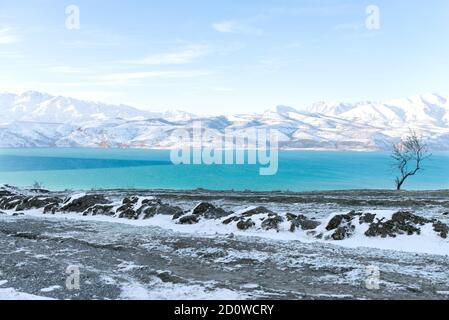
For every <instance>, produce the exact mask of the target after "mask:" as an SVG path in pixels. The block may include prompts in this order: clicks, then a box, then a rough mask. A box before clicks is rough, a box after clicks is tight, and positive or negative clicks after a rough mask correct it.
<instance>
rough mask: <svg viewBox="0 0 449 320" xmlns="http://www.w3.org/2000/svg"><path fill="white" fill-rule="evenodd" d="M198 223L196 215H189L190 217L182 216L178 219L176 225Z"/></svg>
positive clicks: (198, 219)
mask: <svg viewBox="0 0 449 320" xmlns="http://www.w3.org/2000/svg"><path fill="white" fill-rule="evenodd" d="M198 221H200V218H199V217H198V216H197V215H194V214H190V215H187V216H183V217H181V218H179V221H178V223H179V224H195V223H198Z"/></svg>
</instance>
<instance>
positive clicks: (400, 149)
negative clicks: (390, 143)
mask: <svg viewBox="0 0 449 320" xmlns="http://www.w3.org/2000/svg"><path fill="white" fill-rule="evenodd" d="M430 156H431V154H430V153H428V152H427V146H426V144H425V143H424V142H423V139H422V137H419V136H418V135H417V134H416V132H415V131H413V130H410V134H409V135H408V136H407V137H405V138H404V139H402V141H401V142H400V143H398V144H396V145H394V147H393V154H392V157H393V159H394V161H395V163H394V167H395V168H397V169H398V170H399V172H400V175H399V176H398V177H396V188H397V190H398V191H400V190H401V188H402V185H403V184H404V182H405V180H407V178H409V177H411V176H414V175H415V174H417V173H418V171H420V170H421V169H422V163H423V161H424V160H426V159H427V158H429V157H430Z"/></svg>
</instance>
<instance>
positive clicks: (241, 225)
mask: <svg viewBox="0 0 449 320" xmlns="http://www.w3.org/2000/svg"><path fill="white" fill-rule="evenodd" d="M255 225H256V224H255V223H254V222H253V221H252V220H251V219H247V220H241V221H239V222H238V223H237V228H238V229H240V230H248V229H249V228H252V227H254V226H255Z"/></svg>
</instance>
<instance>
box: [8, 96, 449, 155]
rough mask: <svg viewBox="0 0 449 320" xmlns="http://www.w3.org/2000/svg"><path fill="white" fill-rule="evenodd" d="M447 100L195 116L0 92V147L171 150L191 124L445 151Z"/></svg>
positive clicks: (310, 143) (308, 141)
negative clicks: (423, 144) (412, 138)
mask: <svg viewBox="0 0 449 320" xmlns="http://www.w3.org/2000/svg"><path fill="white" fill-rule="evenodd" d="M448 98H449V97H447V96H442V95H438V94H423V95H418V96H413V97H409V98H403V99H397V100H391V101H386V102H358V103H326V102H319V103H315V104H313V105H310V106H307V107H304V108H301V109H295V108H292V107H288V106H277V107H275V108H272V109H269V110H266V111H265V112H262V113H256V114H237V115H222V116H198V115H195V114H192V113H189V112H185V111H168V112H164V113H161V112H148V111H143V110H140V109H137V108H133V107H131V106H126V105H109V104H104V103H97V102H89V101H83V100H78V99H73V98H68V97H61V96H52V95H49V94H45V93H41V92H35V91H28V92H25V93H23V94H20V95H16V94H10V93H5V94H0V112H1V115H2V116H1V118H0V147H2V148H7V147H12V148H16V147H97V148H98V147H104V148H105V147H109V148H159V149H171V148H175V147H179V145H178V141H177V140H176V139H174V138H173V137H172V133H173V131H174V130H176V129H183V128H185V129H188V130H189V129H191V128H192V124H193V122H194V121H201V124H202V126H203V128H208V129H211V130H214V131H215V133H216V134H217V135H224V132H225V129H227V128H232V129H235V130H247V129H249V128H258V129H277V130H278V132H279V133H280V134H279V138H280V142H279V145H280V147H281V148H282V149H308V150H357V151H374V150H388V149H389V148H391V145H392V144H393V143H396V142H398V141H399V140H400V139H401V137H403V136H404V135H406V134H407V133H408V131H409V129H410V128H411V129H414V130H416V131H417V132H418V133H419V134H422V136H423V137H424V139H425V140H426V141H427V143H428V145H429V147H430V149H436V150H449V100H448Z"/></svg>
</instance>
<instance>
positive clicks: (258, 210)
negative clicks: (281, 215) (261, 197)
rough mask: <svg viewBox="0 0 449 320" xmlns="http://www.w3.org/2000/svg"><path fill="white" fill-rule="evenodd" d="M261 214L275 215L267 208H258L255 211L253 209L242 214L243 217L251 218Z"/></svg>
mask: <svg viewBox="0 0 449 320" xmlns="http://www.w3.org/2000/svg"><path fill="white" fill-rule="evenodd" d="M261 213H268V214H270V213H271V214H274V212H273V211H271V210H268V209H267V208H265V207H257V208H254V209H251V210H248V211H245V212H243V213H242V216H244V217H251V216H253V215H255V214H261Z"/></svg>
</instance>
